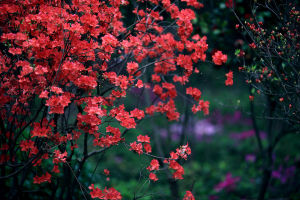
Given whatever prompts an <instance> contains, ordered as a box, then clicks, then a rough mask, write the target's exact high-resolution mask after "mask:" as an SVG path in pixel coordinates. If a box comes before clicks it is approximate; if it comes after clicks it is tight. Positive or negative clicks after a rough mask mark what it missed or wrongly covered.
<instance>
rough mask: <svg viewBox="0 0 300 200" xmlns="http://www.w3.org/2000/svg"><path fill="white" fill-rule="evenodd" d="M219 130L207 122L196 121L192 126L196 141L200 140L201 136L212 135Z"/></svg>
mask: <svg viewBox="0 0 300 200" xmlns="http://www.w3.org/2000/svg"><path fill="white" fill-rule="evenodd" d="M220 129H221V128H220V127H219V126H216V125H213V124H212V123H210V122H209V121H208V120H200V121H197V122H196V124H195V126H194V132H195V135H196V138H197V139H200V138H201V137H202V136H203V135H214V134H215V133H217V132H218V131H219V130H220Z"/></svg>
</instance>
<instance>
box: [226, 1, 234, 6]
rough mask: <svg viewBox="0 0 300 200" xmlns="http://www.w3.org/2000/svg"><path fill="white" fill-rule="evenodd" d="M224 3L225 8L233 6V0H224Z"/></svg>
mask: <svg viewBox="0 0 300 200" xmlns="http://www.w3.org/2000/svg"><path fill="white" fill-rule="evenodd" d="M225 5H226V7H227V8H233V5H234V4H233V0H227V1H226V2H225Z"/></svg>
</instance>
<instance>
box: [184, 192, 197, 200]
mask: <svg viewBox="0 0 300 200" xmlns="http://www.w3.org/2000/svg"><path fill="white" fill-rule="evenodd" d="M182 200H195V197H194V195H193V193H192V192H191V191H186V193H185V195H184V197H183V199H182Z"/></svg>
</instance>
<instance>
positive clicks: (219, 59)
mask: <svg viewBox="0 0 300 200" xmlns="http://www.w3.org/2000/svg"><path fill="white" fill-rule="evenodd" d="M212 58H213V62H214V63H215V65H222V64H223V63H226V61H227V55H225V54H223V53H222V52H221V51H216V52H215V54H214V55H213V56H212Z"/></svg>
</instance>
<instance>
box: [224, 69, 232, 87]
mask: <svg viewBox="0 0 300 200" xmlns="http://www.w3.org/2000/svg"><path fill="white" fill-rule="evenodd" d="M226 77H227V79H226V81H225V85H227V86H229V85H233V72H232V71H229V72H228V73H227V74H226Z"/></svg>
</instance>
